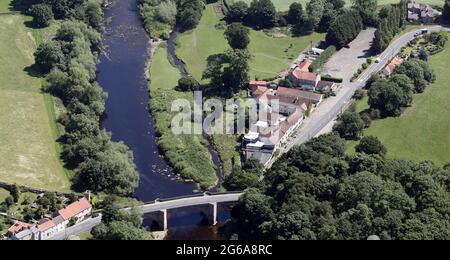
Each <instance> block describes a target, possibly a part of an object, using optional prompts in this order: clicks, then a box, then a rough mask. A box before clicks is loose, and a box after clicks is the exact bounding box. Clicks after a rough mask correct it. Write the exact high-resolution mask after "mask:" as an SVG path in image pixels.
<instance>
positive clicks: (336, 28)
mask: <svg viewBox="0 0 450 260" xmlns="http://www.w3.org/2000/svg"><path fill="white" fill-rule="evenodd" d="M362 28H363V24H362V20H361V16H360V15H359V13H357V12H355V11H345V12H343V13H342V14H340V15H338V16H337V17H336V19H334V21H333V22H332V23H331V25H330V28H329V29H328V32H327V36H326V41H327V43H328V44H330V45H335V46H336V47H337V48H342V47H343V46H345V45H346V44H347V43H349V42H351V41H352V40H353V39H355V38H356V36H358V34H359V33H360V32H361V30H362Z"/></svg>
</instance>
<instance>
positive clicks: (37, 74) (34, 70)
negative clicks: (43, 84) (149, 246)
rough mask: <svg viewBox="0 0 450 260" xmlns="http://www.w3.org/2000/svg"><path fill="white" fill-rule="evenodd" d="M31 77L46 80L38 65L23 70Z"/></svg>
mask: <svg viewBox="0 0 450 260" xmlns="http://www.w3.org/2000/svg"><path fill="white" fill-rule="evenodd" d="M23 70H24V71H25V72H26V73H27V74H28V75H29V76H31V77H34V78H44V76H45V75H44V74H42V72H41V70H40V69H39V66H38V65H37V64H33V65H30V66H28V67H26V68H25V69H23Z"/></svg>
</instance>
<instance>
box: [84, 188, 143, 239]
mask: <svg viewBox="0 0 450 260" xmlns="http://www.w3.org/2000/svg"><path fill="white" fill-rule="evenodd" d="M102 208H103V217H102V224H100V225H98V226H96V227H95V228H94V229H93V230H92V232H91V233H92V235H93V239H95V240H150V239H152V236H151V235H150V233H148V232H147V231H145V230H144V229H143V228H142V227H141V226H142V212H140V211H139V210H138V209H137V208H136V207H133V208H132V209H131V210H130V211H123V210H121V209H120V206H119V204H118V198H117V197H114V196H109V197H107V198H106V199H105V200H104V201H103V202H102Z"/></svg>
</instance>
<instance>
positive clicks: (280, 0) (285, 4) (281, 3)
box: [231, 0, 444, 11]
mask: <svg viewBox="0 0 450 260" xmlns="http://www.w3.org/2000/svg"><path fill="white" fill-rule="evenodd" d="M231 1H233V0H231ZM234 1H238V0H234ZM244 1H245V2H247V3H248V4H250V3H251V2H252V0H244ZM272 2H273V4H274V5H275V7H276V8H277V10H279V11H285V10H288V9H289V6H290V5H291V4H292V3H294V2H300V3H301V4H302V5H303V8H305V7H306V4H307V3H308V2H309V0H272ZM345 2H346V3H347V5H349V4H351V2H352V1H351V0H345ZM398 2H400V0H378V4H379V5H387V4H395V3H398ZM416 2H417V3H425V4H432V5H444V0H416Z"/></svg>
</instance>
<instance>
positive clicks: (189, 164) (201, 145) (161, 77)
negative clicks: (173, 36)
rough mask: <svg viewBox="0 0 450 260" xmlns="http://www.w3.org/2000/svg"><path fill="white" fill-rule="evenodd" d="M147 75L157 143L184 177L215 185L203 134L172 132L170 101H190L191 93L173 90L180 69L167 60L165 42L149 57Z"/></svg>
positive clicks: (206, 186) (211, 164) (172, 114)
mask: <svg viewBox="0 0 450 260" xmlns="http://www.w3.org/2000/svg"><path fill="white" fill-rule="evenodd" d="M150 75H151V83H150V95H151V100H150V108H151V111H152V115H153V117H154V118H155V121H156V129H157V131H158V133H159V135H160V137H159V138H158V143H159V145H160V147H161V148H162V150H163V151H164V154H165V156H166V158H167V159H168V160H169V162H170V163H171V165H172V166H173V167H174V168H175V170H176V171H177V173H179V174H180V175H181V176H182V177H183V178H185V179H193V180H195V181H196V182H198V183H200V184H201V186H202V187H203V188H209V187H212V186H214V184H215V183H216V180H217V178H216V175H215V168H214V165H213V162H212V159H211V155H210V154H209V152H208V148H207V144H208V142H207V140H205V139H204V138H203V136H202V135H191V134H190V135H174V134H173V133H172V131H171V128H170V127H171V122H172V119H173V117H174V115H175V114H174V113H173V112H171V105H172V102H173V101H174V100H176V99H185V100H188V101H190V102H192V101H193V95H192V92H179V91H176V90H175V87H176V85H177V84H178V79H179V78H180V73H179V71H178V70H177V69H176V68H175V67H173V66H172V65H171V64H170V62H169V60H168V58H167V48H166V45H165V43H164V44H162V45H161V46H160V47H159V48H158V49H157V50H156V52H155V54H154V56H153V58H152V64H151V68H150Z"/></svg>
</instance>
